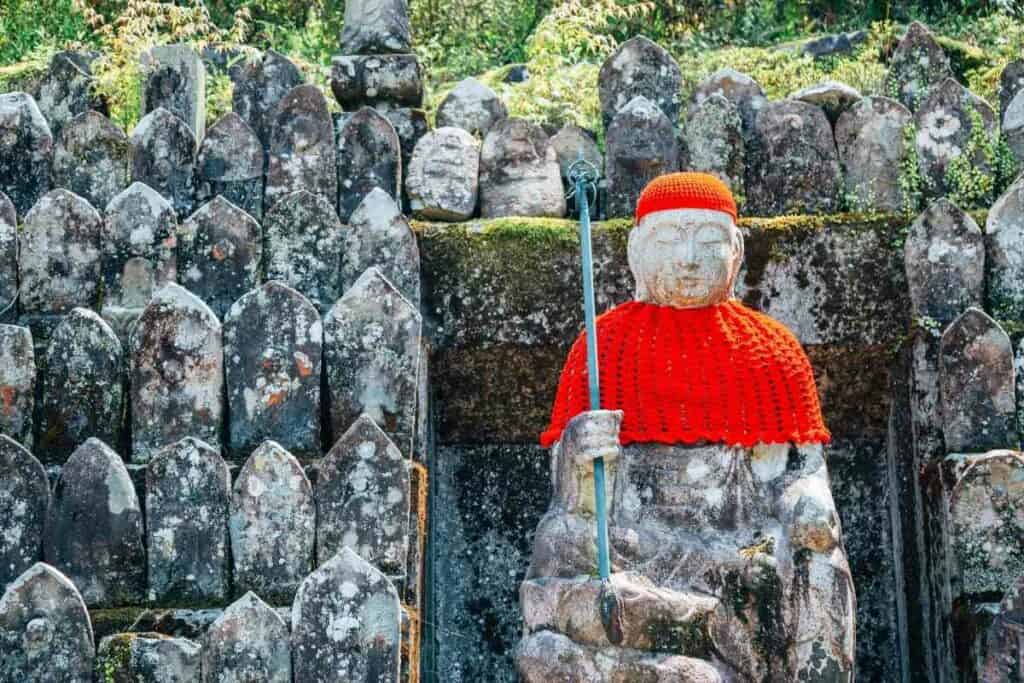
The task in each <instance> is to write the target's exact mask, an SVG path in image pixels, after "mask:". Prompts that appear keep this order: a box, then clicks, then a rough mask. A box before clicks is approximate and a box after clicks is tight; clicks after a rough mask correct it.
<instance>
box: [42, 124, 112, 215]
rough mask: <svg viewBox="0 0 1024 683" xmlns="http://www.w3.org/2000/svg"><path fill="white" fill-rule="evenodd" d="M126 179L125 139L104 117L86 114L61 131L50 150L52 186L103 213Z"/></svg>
mask: <svg viewBox="0 0 1024 683" xmlns="http://www.w3.org/2000/svg"><path fill="white" fill-rule="evenodd" d="M127 178H128V138H127V137H126V136H125V134H124V131H122V130H121V129H120V128H118V127H117V126H116V125H114V123H113V122H112V121H111V120H110V119H108V118H107V117H106V116H104V115H103V114H100V113H99V112H97V111H87V112H84V113H82V114H79V115H78V116H76V117H75V118H73V119H71V120H70V121H68V123H67V124H66V125H65V126H64V127H63V128H62V129H61V132H60V133H59V134H58V135H57V142H56V145H55V147H54V150H53V183H54V185H57V186H58V187H63V188H67V189H68V190H71V191H72V192H74V193H76V194H78V195H79V196H81V197H82V198H83V199H85V200H86V201H88V202H89V203H90V204H92V205H93V206H94V207H95V208H96V209H97V210H98V211H102V210H103V209H104V208H105V207H106V206H107V204H108V203H110V200H111V199H113V198H114V196H115V195H116V194H117V193H118V192H120V191H121V190H123V189H124V187H125V184H126V181H127Z"/></svg>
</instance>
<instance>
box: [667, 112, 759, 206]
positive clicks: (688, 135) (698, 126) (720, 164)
mask: <svg viewBox="0 0 1024 683" xmlns="http://www.w3.org/2000/svg"><path fill="white" fill-rule="evenodd" d="M683 147H684V158H681V159H680V160H679V168H680V169H684V170H687V171H702V172H704V173H710V174H712V175H714V176H715V177H717V178H718V179H720V180H721V181H722V182H724V183H725V184H726V185H728V186H729V188H730V189H731V190H732V192H733V195H742V194H743V177H744V173H745V169H746V151H745V148H744V142H743V120H742V119H741V118H740V113H739V110H738V109H737V108H736V105H734V104H733V103H732V102H730V101H729V100H727V99H726V98H725V96H724V95H720V94H718V93H715V94H713V95H711V96H709V97H707V98H706V99H704V100H702V101H701V103H700V104H695V105H693V106H691V107H690V110H689V111H688V112H687V118H686V126H685V128H684V129H683Z"/></svg>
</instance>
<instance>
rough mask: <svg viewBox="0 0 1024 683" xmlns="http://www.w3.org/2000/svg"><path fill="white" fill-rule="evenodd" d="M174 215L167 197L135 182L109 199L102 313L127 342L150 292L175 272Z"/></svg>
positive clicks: (173, 280)
mask: <svg viewBox="0 0 1024 683" xmlns="http://www.w3.org/2000/svg"><path fill="white" fill-rule="evenodd" d="M177 246H178V219H177V217H176V216H175V213H174V207H173V206H171V203H170V202H168V201H167V200H166V199H164V198H163V197H162V196H160V194H159V193H157V191H156V190H154V189H153V188H151V187H150V186H149V185H146V184H145V183H140V182H134V183H132V184H131V185H129V186H128V188H127V189H125V190H124V191H123V192H121V193H120V194H118V195H117V196H116V197H114V199H113V200H111V202H110V204H108V205H107V212H106V217H105V219H104V222H103V239H102V248H103V257H102V269H101V270H102V272H103V310H102V315H103V318H104V319H105V320H107V322H109V323H110V326H111V327H113V328H114V331H115V332H116V333H117V336H118V338H120V339H121V341H122V342H123V343H125V344H127V342H128V336H129V332H130V330H131V327H132V326H133V325H134V324H135V321H136V320H137V319H138V317H139V315H141V314H142V310H143V309H144V308H145V307H146V304H148V303H149V300H150V298H151V297H152V296H153V292H154V291H155V290H157V289H160V288H161V287H163V286H164V285H166V284H169V283H173V282H175V281H176V280H177V278H178V249H177Z"/></svg>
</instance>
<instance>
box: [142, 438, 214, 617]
mask: <svg viewBox="0 0 1024 683" xmlns="http://www.w3.org/2000/svg"><path fill="white" fill-rule="evenodd" d="M230 487H231V475H230V473H229V472H228V466H227V463H225V462H224V459H223V458H221V457H220V453H218V452H217V451H215V450H214V449H212V448H210V446H208V445H207V444H205V443H203V442H202V441H200V440H199V439H193V438H191V437H186V438H184V439H182V440H181V441H179V442H177V443H174V444H171V445H170V446H166V447H164V448H162V449H161V450H160V451H158V452H157V454H156V456H155V457H154V458H153V459H152V460H151V461H150V463H149V465H148V467H147V468H146V547H147V548H148V550H149V553H148V555H147V560H148V566H149V600H150V602H156V603H158V604H161V605H167V604H180V605H186V606H187V605H194V604H203V603H208V602H216V601H220V600H224V599H225V598H227V597H228V585H229V584H228V577H229V566H228V564H229V562H228V507H229V501H230V498H231V492H230Z"/></svg>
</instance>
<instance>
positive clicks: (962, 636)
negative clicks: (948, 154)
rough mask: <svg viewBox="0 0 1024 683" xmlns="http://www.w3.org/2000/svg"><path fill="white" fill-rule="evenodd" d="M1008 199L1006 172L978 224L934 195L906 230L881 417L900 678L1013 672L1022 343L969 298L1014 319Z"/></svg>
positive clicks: (1017, 294)
mask: <svg viewBox="0 0 1024 683" xmlns="http://www.w3.org/2000/svg"><path fill="white" fill-rule="evenodd" d="M1022 208H1024V178H1019V179H1018V180H1017V181H1016V182H1015V183H1014V184H1013V185H1012V186H1011V187H1010V189H1009V190H1008V191H1007V192H1006V193H1005V194H1004V195H1003V197H1001V198H1000V199H999V200H998V201H997V202H996V203H995V204H994V205H993V206H992V208H991V210H990V211H989V212H988V215H987V219H986V225H985V231H984V233H983V232H982V230H981V228H980V226H979V225H978V224H977V223H976V222H975V221H974V220H973V219H972V218H971V216H970V215H968V214H967V213H965V212H964V211H962V210H961V209H960V208H959V207H957V206H956V205H954V204H953V203H951V202H949V201H947V200H945V199H939V200H937V201H935V202H934V203H933V204H931V205H930V206H929V207H928V208H927V209H926V210H925V211H924V213H922V214H921V215H920V216H919V217H918V218H917V220H915V221H914V223H913V225H912V226H911V227H910V231H909V234H908V235H907V238H906V244H905V247H904V265H905V270H906V277H907V284H908V288H909V293H910V303H911V311H912V316H913V318H914V320H915V321H916V322H915V325H914V327H913V330H912V332H911V334H910V336H909V337H908V338H907V339H906V341H905V342H904V344H903V348H902V353H901V356H900V359H899V362H898V363H897V368H896V372H895V373H894V376H893V384H892V386H893V403H892V406H891V413H890V418H889V420H890V421H889V433H890V440H889V467H890V468H891V472H892V476H893V479H894V481H895V482H897V483H898V484H897V485H898V488H899V492H898V496H897V498H898V501H899V502H898V505H899V506H900V509H898V510H894V513H895V514H894V521H895V523H896V526H897V527H898V528H897V529H896V530H895V531H896V534H897V536H898V537H899V538H902V539H903V546H902V548H901V549H900V552H901V554H902V558H901V562H902V565H901V574H900V575H899V576H898V577H897V579H898V581H900V582H901V584H902V585H900V586H899V589H900V590H901V591H903V592H905V594H906V600H905V602H901V608H900V613H899V617H900V620H901V621H902V626H903V628H905V629H906V633H907V634H908V642H907V652H906V653H905V655H904V661H905V670H904V672H903V673H904V680H909V679H915V680H916V679H917V678H920V679H921V680H943V676H944V675H945V674H944V672H952V671H957V672H958V674H959V675H960V676H962V678H961V679H960V680H986V681H988V680H992V681H996V680H1000V681H1002V680H1014V676H1013V675H1012V674H1013V672H1014V671H1016V675H1019V674H1020V671H1019V669H1016V668H1014V667H1019V663H1018V659H1017V657H1018V656H1019V654H1018V652H1019V650H1018V649H1017V648H1019V645H1018V643H1017V641H1016V636H1015V632H1014V630H1013V629H1014V628H1019V625H1018V626H1015V625H1014V619H1019V613H1016V614H1017V615H1016V616H1014V613H1013V610H1019V609H1020V605H1019V588H1017V589H1016V590H1017V591H1018V592H1017V593H1014V586H1019V585H1020V582H1021V581H1024V454H1022V453H1021V452H1020V451H1019V450H1018V449H1019V448H1020V437H1021V427H1022V425H1024V421H1022V419H1021V418H1022V417H1024V405H1020V404H1019V395H1017V394H1016V392H1018V391H1019V389H1020V387H1019V386H1016V385H1017V380H1019V378H1017V377H1016V374H1017V373H1018V372H1019V370H1020V368H1021V367H1024V365H1021V363H1022V362H1024V345H1022V346H1021V347H1020V348H1019V349H1018V351H1017V353H1016V357H1015V354H1014V349H1013V345H1012V343H1011V339H1010V336H1009V335H1008V334H1007V332H1006V331H1005V330H1004V329H1003V327H1002V326H1001V325H1000V324H999V322H997V321H996V320H995V319H994V318H993V317H990V316H989V315H988V314H986V313H985V312H984V310H983V307H984V309H985V310H988V311H989V312H991V313H992V315H993V316H994V317H997V318H999V319H1000V320H1003V321H1007V322H1008V323H1010V324H1016V323H1017V321H1021V320H1024V266H1022V264H1024V261H1022V259H1021V253H1022V250H1024V221H1022ZM1011 329H1012V328H1011ZM1013 332H1014V334H1016V335H1017V336H1018V341H1020V340H1019V331H1017V330H1015V329H1013ZM1004 595H1005V596H1006V597H1005V601H1004V602H1003V603H1002V605H1001V604H1000V601H1001V600H1002V599H1003V596H1004ZM1015 596H1016V597H1015ZM915 624H916V625H918V626H917V627H914V626H913V625H915ZM996 672H999V673H998V675H997V674H996Z"/></svg>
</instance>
